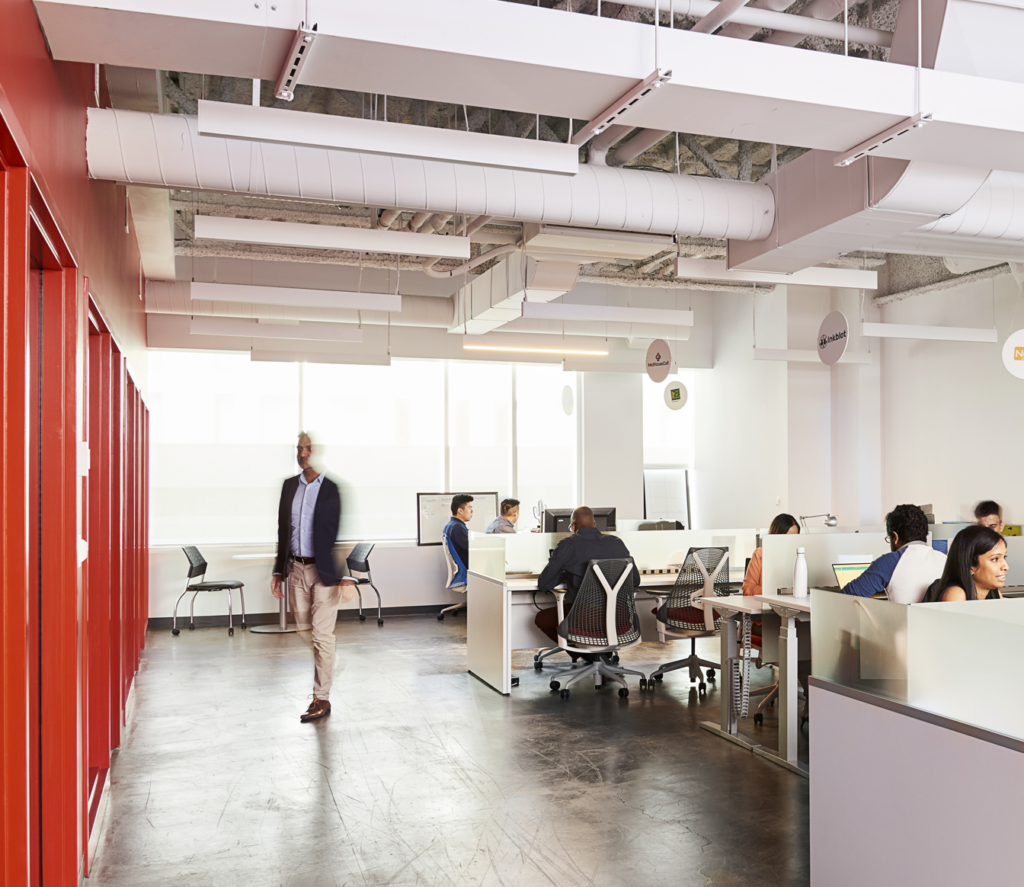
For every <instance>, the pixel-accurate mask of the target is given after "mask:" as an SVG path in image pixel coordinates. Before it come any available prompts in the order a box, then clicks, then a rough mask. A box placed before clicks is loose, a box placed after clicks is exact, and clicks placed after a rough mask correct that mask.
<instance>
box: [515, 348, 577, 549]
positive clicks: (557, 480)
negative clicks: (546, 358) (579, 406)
mask: <svg viewBox="0 0 1024 887" xmlns="http://www.w3.org/2000/svg"><path fill="white" fill-rule="evenodd" d="M566 386H568V387H569V388H570V390H571V391H572V402H573V410H572V414H571V415H567V414H566V412H565V410H564V409H563V405H562V395H563V390H564V389H565V387H566ZM516 460H517V466H516V477H517V481H518V497H517V498H518V499H519V500H520V502H521V503H522V504H521V506H520V511H519V524H518V528H519V529H520V530H529V529H532V528H533V527H534V526H535V523H534V520H533V511H532V509H533V508H534V506H536V504H537V501H538V500H539V499H543V500H544V505H545V507H547V508H574V507H575V506H576V505H577V504H579V503H578V502H577V492H576V374H575V373H566V372H563V371H562V368H561V367H560V366H544V365H543V364H519V365H518V366H517V367H516Z"/></svg>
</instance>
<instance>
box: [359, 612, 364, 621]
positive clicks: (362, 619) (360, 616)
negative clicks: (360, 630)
mask: <svg viewBox="0 0 1024 887" xmlns="http://www.w3.org/2000/svg"><path fill="white" fill-rule="evenodd" d="M359 621H360V622H365V621H366V617H365V616H364V615H363V614H362V613H360V614H359Z"/></svg>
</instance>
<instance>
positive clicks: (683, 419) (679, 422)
mask: <svg viewBox="0 0 1024 887" xmlns="http://www.w3.org/2000/svg"><path fill="white" fill-rule="evenodd" d="M672 382H681V383H682V384H683V386H684V387H685V388H686V391H687V399H686V404H685V405H684V406H683V407H682V409H678V410H673V409H670V408H669V406H668V404H666V402H665V389H666V388H667V387H668V386H669V385H670V384H671V383H672ZM643 386H644V387H643V391H644V395H643V396H644V465H645V466H648V467H650V466H655V465H660V466H672V467H677V468H689V469H692V468H693V424H694V420H693V417H694V406H693V399H694V390H693V372H692V371H687V370H680V371H679V373H678V374H677V375H675V376H671V377H670V378H669V379H668V380H667V381H665V382H652V381H651V380H650V379H649V378H648V377H647V376H644V382H643Z"/></svg>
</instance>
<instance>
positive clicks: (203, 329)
mask: <svg viewBox="0 0 1024 887" xmlns="http://www.w3.org/2000/svg"><path fill="white" fill-rule="evenodd" d="M189 332H190V333H191V334H192V335H193V336H237V337H241V338H246V339H303V340H307V341H311V342H362V341H363V331H362V330H361V329H359V328H357V327H354V326H345V325H343V324H340V323H329V324H328V323H323V324H319V323H263V322H262V321H252V320H236V319H235V318H232V317H193V318H192V321H191V324H190V326H189Z"/></svg>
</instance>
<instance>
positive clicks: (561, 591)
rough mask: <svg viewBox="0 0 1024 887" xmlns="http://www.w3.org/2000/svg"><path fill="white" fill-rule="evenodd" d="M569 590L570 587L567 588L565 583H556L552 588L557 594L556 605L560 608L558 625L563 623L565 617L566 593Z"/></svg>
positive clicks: (554, 593) (555, 594) (552, 591)
mask: <svg viewBox="0 0 1024 887" xmlns="http://www.w3.org/2000/svg"><path fill="white" fill-rule="evenodd" d="M568 591H569V589H568V588H566V587H565V585H564V584H562V585H556V586H555V587H554V588H552V589H551V593H552V594H553V595H554V596H555V606H556V607H557V608H558V623H557V625H561V624H562V620H564V619H565V595H566V594H567V593H568ZM556 628H557V626H556Z"/></svg>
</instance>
